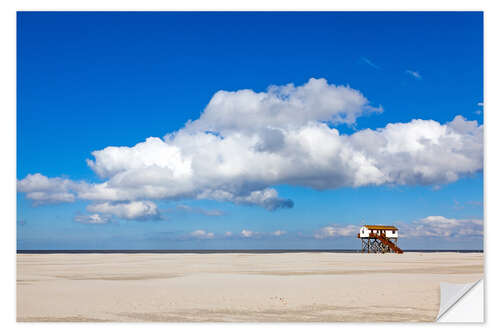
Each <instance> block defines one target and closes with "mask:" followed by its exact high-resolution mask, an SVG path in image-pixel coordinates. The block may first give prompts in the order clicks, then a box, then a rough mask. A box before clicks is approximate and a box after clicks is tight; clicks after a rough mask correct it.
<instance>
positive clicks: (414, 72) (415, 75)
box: [405, 69, 422, 80]
mask: <svg viewBox="0 0 500 333" xmlns="http://www.w3.org/2000/svg"><path fill="white" fill-rule="evenodd" d="M405 73H406V74H408V75H411V76H413V78H415V79H417V80H422V75H420V73H419V72H417V71H411V70H409V69H407V70H406V71H405Z"/></svg>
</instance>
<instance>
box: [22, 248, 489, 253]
mask: <svg viewBox="0 0 500 333" xmlns="http://www.w3.org/2000/svg"><path fill="white" fill-rule="evenodd" d="M404 251H405V252H427V253H432V252H456V253H483V250H450V249H448V250H404ZM315 252H318V253H319V252H322V253H325V252H326V253H361V250H343V249H330V250H324V249H316V250H314V249H313V250H311V249H293V250H288V249H287V250H260V249H259V250H17V253H26V254H57V253H59V254H64V253H131V254H137V253H195V254H213V253H247V254H251V253H253V254H271V253H315Z"/></svg>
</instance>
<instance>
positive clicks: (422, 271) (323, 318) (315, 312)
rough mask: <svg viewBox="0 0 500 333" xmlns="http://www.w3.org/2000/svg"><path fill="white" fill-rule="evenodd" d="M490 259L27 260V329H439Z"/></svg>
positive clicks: (21, 301) (22, 294)
mask: <svg viewBox="0 0 500 333" xmlns="http://www.w3.org/2000/svg"><path fill="white" fill-rule="evenodd" d="M482 276H483V254H482V253H452V252H449V253H404V254H402V255H397V254H356V253H283V254H237V253H233V254H227V253H225V254H18V255H17V320H18V321H126V322H130V321H169V322H172V321H173V322H198V321H209V322H211V321H216V322H220V321H223V322H233V321H234V322H339V321H341V322H345V321H347V322H360V321H370V322H372V321H404V322H410V321H411V322H413V321H434V319H435V317H436V315H437V313H438V310H439V283H440V282H450V283H466V282H473V281H476V280H478V279H480V278H481V277H482Z"/></svg>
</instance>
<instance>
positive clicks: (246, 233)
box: [241, 229, 255, 238]
mask: <svg viewBox="0 0 500 333" xmlns="http://www.w3.org/2000/svg"><path fill="white" fill-rule="evenodd" d="M253 235H255V232H253V231H251V230H245V229H243V230H241V236H243V237H245V238H249V237H252V236H253Z"/></svg>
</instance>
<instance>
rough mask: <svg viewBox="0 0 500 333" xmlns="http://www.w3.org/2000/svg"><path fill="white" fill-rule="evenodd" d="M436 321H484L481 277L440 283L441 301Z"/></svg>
mask: <svg viewBox="0 0 500 333" xmlns="http://www.w3.org/2000/svg"><path fill="white" fill-rule="evenodd" d="M436 321H438V322H448V323H482V322H484V282H483V279H481V280H479V281H476V282H473V283H466V284H453V283H446V282H442V283H441V303H440V307H439V314H438V315H437V317H436Z"/></svg>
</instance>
